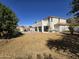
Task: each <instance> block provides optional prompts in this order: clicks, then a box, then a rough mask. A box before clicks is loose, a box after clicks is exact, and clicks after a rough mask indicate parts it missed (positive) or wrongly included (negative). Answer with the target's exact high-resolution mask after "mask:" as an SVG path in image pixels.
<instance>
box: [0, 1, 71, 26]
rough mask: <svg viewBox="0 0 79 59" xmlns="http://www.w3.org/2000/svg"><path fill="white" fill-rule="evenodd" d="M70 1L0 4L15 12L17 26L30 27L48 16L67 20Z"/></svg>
mask: <svg viewBox="0 0 79 59" xmlns="http://www.w3.org/2000/svg"><path fill="white" fill-rule="evenodd" d="M71 1H72V0H0V2H1V3H2V4H4V5H6V6H7V7H9V8H10V9H12V11H13V12H15V14H16V16H17V17H18V19H19V23H18V24H19V25H24V26H28V25H32V24H33V23H34V22H35V21H39V20H42V19H43V18H45V17H48V16H57V17H60V18H65V19H67V18H69V17H70V15H67V13H68V12H69V11H70V10H71V4H70V3H71Z"/></svg>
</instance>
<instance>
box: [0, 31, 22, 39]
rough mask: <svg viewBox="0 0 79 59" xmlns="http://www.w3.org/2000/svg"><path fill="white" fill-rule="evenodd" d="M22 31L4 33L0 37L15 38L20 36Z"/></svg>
mask: <svg viewBox="0 0 79 59" xmlns="http://www.w3.org/2000/svg"><path fill="white" fill-rule="evenodd" d="M22 35H23V33H21V32H14V33H13V34H9V33H7V34H4V35H3V36H0V39H12V38H16V37H20V36H22Z"/></svg>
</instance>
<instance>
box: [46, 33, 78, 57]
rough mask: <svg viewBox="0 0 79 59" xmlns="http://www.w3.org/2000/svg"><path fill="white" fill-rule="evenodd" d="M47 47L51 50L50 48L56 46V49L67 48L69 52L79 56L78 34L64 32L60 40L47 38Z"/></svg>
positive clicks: (64, 49)
mask: <svg viewBox="0 0 79 59" xmlns="http://www.w3.org/2000/svg"><path fill="white" fill-rule="evenodd" d="M46 45H47V47H48V48H49V49H50V50H51V49H52V48H56V51H59V50H63V51H64V52H66V50H69V52H70V53H72V54H74V55H76V56H77V57H79V34H74V35H70V34H64V35H63V39H61V40H52V39H49V40H47V44H46Z"/></svg>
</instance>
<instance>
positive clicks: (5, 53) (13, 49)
mask: <svg viewBox="0 0 79 59" xmlns="http://www.w3.org/2000/svg"><path fill="white" fill-rule="evenodd" d="M62 38H63V37H62V34H60V33H25V34H24V35H23V36H21V37H18V38H13V39H10V40H0V59H31V57H32V58H33V59H37V58H36V56H37V55H38V57H39V55H41V56H42V58H43V59H46V58H44V57H43V55H46V56H48V55H51V57H52V58H50V59H68V58H69V56H67V55H63V54H60V53H58V52H56V51H55V50H54V49H53V50H52V51H51V50H50V49H49V48H48V47H47V46H46V42H47V40H48V39H52V40H59V39H62ZM38 59H41V58H40V57H39V58H38Z"/></svg>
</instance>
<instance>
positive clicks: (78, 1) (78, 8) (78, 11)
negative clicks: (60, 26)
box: [67, 0, 79, 34]
mask: <svg viewBox="0 0 79 59" xmlns="http://www.w3.org/2000/svg"><path fill="white" fill-rule="evenodd" d="M71 4H72V5H71V6H72V9H71V11H70V13H71V14H73V15H74V17H73V18H69V19H67V22H68V23H69V30H70V32H71V34H73V32H74V26H79V0H73V1H72V3H71Z"/></svg>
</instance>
